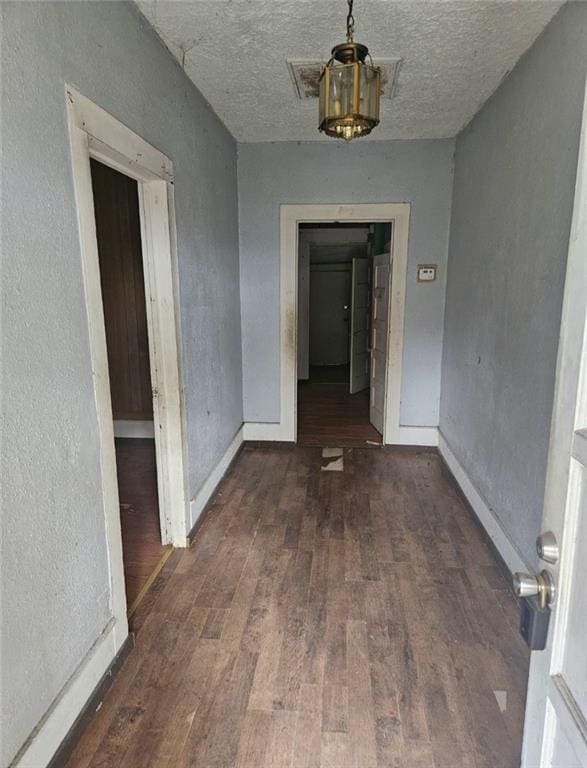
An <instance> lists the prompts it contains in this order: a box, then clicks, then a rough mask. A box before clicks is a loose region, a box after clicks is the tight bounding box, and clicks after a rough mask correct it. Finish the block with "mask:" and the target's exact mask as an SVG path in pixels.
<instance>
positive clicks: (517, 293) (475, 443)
mask: <svg viewBox="0 0 587 768" xmlns="http://www.w3.org/2000/svg"><path fill="white" fill-rule="evenodd" d="M586 70H587V4H583V3H571V4H570V5H568V6H566V7H565V8H563V10H562V11H561V12H560V13H559V15H558V16H557V17H556V18H555V19H554V21H553V22H552V24H551V25H550V26H549V27H548V28H547V30H546V31H545V33H544V34H543V35H542V36H541V37H540V38H539V39H538V41H537V42H536V43H535V45H534V46H533V48H531V49H530V51H529V52H528V53H527V54H526V55H525V56H524V57H523V58H522V60H521V61H520V63H519V64H518V66H517V67H516V68H515V69H514V71H513V72H512V73H511V75H510V76H509V78H508V79H507V80H506V81H505V82H504V83H503V85H502V86H501V87H500V88H499V90H498V91H497V92H496V94H495V95H494V97H493V98H492V100H491V101H490V102H489V103H488V104H487V105H486V106H485V107H484V108H483V109H482V110H481V112H480V113H479V115H477V117H476V118H475V119H474V120H473V122H472V123H471V125H470V126H469V127H468V128H467V129H466V130H465V131H464V132H463V134H462V135H461V136H460V137H459V139H458V141H457V153H456V176H455V185H454V200H453V209H452V224H451V239H450V251H449V254H450V255H449V270H448V286H447V294H446V313H445V314H446V320H445V333H444V354H443V369H442V398H441V411H440V413H441V416H440V426H441V431H442V433H443V435H444V436H445V438H446V440H447V441H448V443H449V445H450V447H451V449H452V451H453V452H454V453H455V455H456V457H457V458H458V460H459V461H460V462H461V464H462V466H463V467H464V469H465V470H466V472H467V473H468V475H469V477H470V479H471V480H472V481H473V483H474V484H475V486H476V487H477V490H478V491H479V492H480V493H481V495H482V496H483V497H484V498H485V500H486V502H487V504H488V505H489V507H490V508H491V509H492V511H493V513H494V514H495V515H496V517H497V518H498V519H499V521H500V522H501V524H502V527H503V528H504V530H505V532H506V533H507V534H508V536H509V537H510V539H511V540H512V542H513V543H514V544H515V545H516V546H517V548H518V549H519V551H520V554H521V555H522V557H524V558H525V559H526V560H527V561H528V562H529V563H531V562H532V561H533V560H534V539H535V537H536V536H537V534H538V533H539V529H540V520H541V512H542V496H543V492H544V476H545V470H546V458H547V450H548V438H549V432H550V416H551V409H552V399H553V390H554V375H555V366H556V354H557V347H558V333H559V324H560V312H561V306H562V295H563V282H564V275H565V264H566V256H567V247H568V239H569V229H570V221H571V214H572V206H573V192H574V182H575V172H576V165H577V152H578V142H579V132H580V121H581V110H582V104H583V94H584V86H585V72H586Z"/></svg>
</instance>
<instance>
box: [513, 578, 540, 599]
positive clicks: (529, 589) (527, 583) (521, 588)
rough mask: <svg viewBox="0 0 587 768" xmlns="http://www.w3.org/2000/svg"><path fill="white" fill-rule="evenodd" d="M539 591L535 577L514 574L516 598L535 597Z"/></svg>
mask: <svg viewBox="0 0 587 768" xmlns="http://www.w3.org/2000/svg"><path fill="white" fill-rule="evenodd" d="M539 589H540V587H539V586H538V579H537V578H536V576H532V575H531V574H529V573H514V592H515V593H516V595H517V596H518V597H530V596H531V595H537V594H538V592H539Z"/></svg>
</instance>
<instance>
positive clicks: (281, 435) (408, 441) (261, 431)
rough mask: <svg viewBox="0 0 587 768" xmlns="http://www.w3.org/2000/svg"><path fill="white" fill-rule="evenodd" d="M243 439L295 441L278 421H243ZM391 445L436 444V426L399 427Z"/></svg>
mask: <svg viewBox="0 0 587 768" xmlns="http://www.w3.org/2000/svg"><path fill="white" fill-rule="evenodd" d="M244 439H245V440H259V441H265V440H266V441H274V442H275V441H278V442H279V441H284V442H295V440H292V437H291V434H289V433H288V431H287V430H286V429H284V428H283V426H282V425H281V423H279V422H271V423H269V422H267V423H265V422H255V421H245V423H244ZM393 445H432V446H437V445H438V427H400V428H399V438H398V439H397V440H394V441H393Z"/></svg>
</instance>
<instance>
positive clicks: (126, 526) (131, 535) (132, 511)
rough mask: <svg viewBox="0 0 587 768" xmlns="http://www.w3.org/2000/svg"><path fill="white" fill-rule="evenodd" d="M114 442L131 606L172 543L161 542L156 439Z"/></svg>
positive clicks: (126, 584)
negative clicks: (167, 545) (164, 543)
mask: <svg viewBox="0 0 587 768" xmlns="http://www.w3.org/2000/svg"><path fill="white" fill-rule="evenodd" d="M115 446H116V472H117V475H118V495H119V498H120V524H121V527H122V551H123V559H124V582H125V586H126V602H127V605H128V608H129V610H130V609H131V608H133V606H134V604H135V603H136V601H137V598H138V597H139V595H140V593H141V590H142V589H143V587H144V586H145V585H146V584H147V583H148V581H149V579H150V578H151V575H152V574H153V572H154V571H155V570H156V569H157V567H158V566H159V564H160V562H161V559H162V558H163V556H164V555H165V554H166V553H167V552H168V551H169V550H170V549H171V547H164V546H163V545H162V544H161V529H160V523H159V500H158V497H157V466H156V463H155V441H154V440H152V439H151V440H149V439H144V440H143V439H136V438H133V439H130V438H128V439H127V438H116V440H115Z"/></svg>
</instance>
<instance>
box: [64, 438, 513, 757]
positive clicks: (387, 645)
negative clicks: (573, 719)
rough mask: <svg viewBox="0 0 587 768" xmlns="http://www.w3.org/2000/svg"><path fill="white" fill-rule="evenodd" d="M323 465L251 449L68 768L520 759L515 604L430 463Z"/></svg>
mask: <svg viewBox="0 0 587 768" xmlns="http://www.w3.org/2000/svg"><path fill="white" fill-rule="evenodd" d="M321 467H322V458H321V451H320V450H319V449H317V448H302V447H296V446H291V447H286V446H276V447H266V448H252V447H246V448H245V449H244V451H243V452H242V453H241V456H240V457H239V459H238V461H237V463H236V465H235V467H234V468H233V470H232V471H231V473H230V474H229V475H228V477H227V479H226V480H225V481H224V482H223V483H222V485H221V487H220V491H219V493H218V495H217V497H216V499H215V502H214V504H213V506H212V508H211V510H210V512H209V514H208V515H207V517H206V519H205V522H204V524H203V526H202V527H201V529H200V531H199V532H198V535H197V537H196V540H195V543H194V546H193V548H192V549H191V550H184V551H183V552H180V551H179V550H176V551H174V553H173V554H172V556H171V557H170V559H169V560H168V562H167V563H166V565H165V567H164V568H163V571H162V572H161V574H160V576H159V578H158V580H157V581H156V582H155V584H154V586H153V588H152V589H151V590H150V592H149V594H148V596H147V598H145V600H144V601H143V603H141V605H140V606H139V609H138V611H137V615H136V629H137V646H136V648H135V649H134V651H133V652H132V654H131V656H130V657H129V659H128V660H127V662H126V664H125V666H124V667H123V669H122V671H121V672H120V674H119V677H118V679H117V681H116V682H115V684H114V686H113V688H112V689H111V690H110V692H109V694H108V695H107V697H106V699H105V701H104V702H103V705H102V706H101V708H100V710H99V712H98V713H97V715H96V717H95V719H94V720H93V722H92V723H91V724H90V726H89V728H88V730H87V731H86V733H85V735H84V737H83V738H82V741H81V742H80V743H79V744H78V746H77V748H76V750H75V753H74V755H73V757H72V759H71V761H70V763H69V768H82V767H83V768H88V766H90V767H91V768H98V766H101V767H102V768H104V767H105V766H125V768H139V766H140V767H141V768H146V767H147V766H148V767H149V768H159V767H162V766H166V767H167V768H171V767H172V766H173V768H187V766H190V767H191V768H220V767H222V768H232V766H238V767H239V768H245V767H247V768H248V767H250V768H276V767H277V766H289V767H290V768H300V767H302V766H304V767H305V768H310V767H313V768H320V767H323V768H327V767H330V768H371V767H372V768H375V767H376V766H386V767H389V768H518V766H519V755H520V744H521V734H522V718H523V709H524V697H525V687H526V679H527V672H528V652H527V649H526V647H525V645H524V644H523V642H522V640H521V638H520V637H519V635H518V632H517V606H516V603H515V601H514V599H513V597H512V595H511V593H510V592H509V589H508V586H507V583H506V581H505V580H504V577H503V576H502V572H501V570H500V568H499V567H498V564H497V563H496V561H495V559H494V556H493V554H492V552H491V550H490V549H489V547H488V546H487V544H486V543H485V542H484V540H483V538H482V536H481V534H480V532H479V529H478V528H477V526H476V524H475V523H474V522H473V520H472V519H471V517H470V516H469V513H468V512H467V511H466V510H465V509H464V507H463V505H462V503H461V501H460V500H459V498H458V496H457V494H456V492H455V489H454V487H453V486H452V484H451V482H449V481H448V480H447V478H446V477H445V476H444V475H443V473H442V471H441V465H440V460H439V458H438V456H437V455H436V454H435V453H433V452H424V451H421V452H418V451H414V450H411V451H407V450H406V451H403V452H399V451H390V450H388V449H382V450H380V451H373V450H365V449H349V450H345V452H344V456H343V471H340V472H331V471H328V472H325V471H323V470H322V468H321ZM495 692H497V694H496V693H495ZM498 699H499V702H501V705H502V706H501V707H500V705H499V703H498ZM504 700H505V704H506V709H505V711H502V707H503V704H504Z"/></svg>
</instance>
